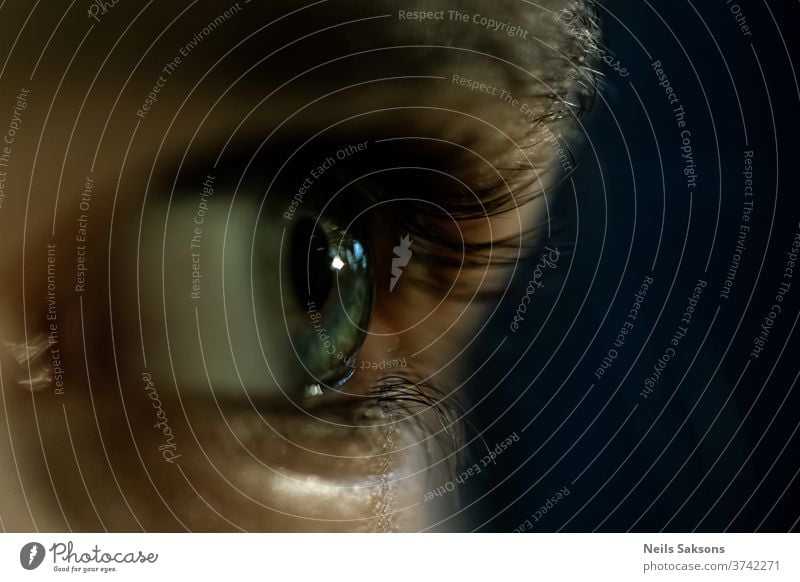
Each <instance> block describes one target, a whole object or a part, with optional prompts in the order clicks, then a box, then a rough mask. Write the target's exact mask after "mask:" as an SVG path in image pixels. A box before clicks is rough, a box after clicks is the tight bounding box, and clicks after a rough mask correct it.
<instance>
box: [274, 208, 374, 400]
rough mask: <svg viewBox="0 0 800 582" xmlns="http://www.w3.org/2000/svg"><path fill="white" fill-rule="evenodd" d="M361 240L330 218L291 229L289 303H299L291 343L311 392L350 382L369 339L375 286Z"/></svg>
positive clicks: (304, 222)
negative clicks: (357, 357)
mask: <svg viewBox="0 0 800 582" xmlns="http://www.w3.org/2000/svg"><path fill="white" fill-rule="evenodd" d="M361 240H363V239H361V237H360V235H358V234H357V233H354V232H353V231H352V228H351V229H349V230H343V229H342V228H341V225H340V224H337V222H336V221H335V220H332V219H329V218H320V219H318V220H315V219H312V218H300V219H298V220H297V222H296V223H295V224H294V225H293V226H292V228H291V231H290V236H289V244H288V257H287V258H288V260H287V262H286V268H287V270H288V273H287V277H286V281H287V282H288V286H289V287H290V290H289V293H288V294H286V293H285V294H284V297H286V296H287V295H290V296H291V297H293V300H294V304H293V305H291V306H288V305H287V307H289V308H291V309H292V310H296V311H297V313H296V314H295V315H294V316H293V317H291V318H288V320H289V322H290V324H289V325H290V327H289V332H290V335H291V338H290V339H291V341H292V345H293V347H294V351H295V353H296V355H297V358H298V360H299V363H300V365H301V367H303V368H304V369H305V372H306V374H307V375H308V384H309V385H310V386H317V385H321V386H326V387H331V388H333V387H336V386H339V385H341V384H343V383H344V382H346V381H347V380H348V379H349V378H350V376H351V375H352V373H353V369H354V365H355V357H356V354H357V352H358V350H359V348H360V347H361V344H362V343H363V341H364V338H365V336H366V329H367V327H368V325H369V319H370V315H371V312H372V295H373V286H374V282H373V276H372V265H371V261H370V260H369V257H368V256H367V250H366V248H365V246H364V245H363V244H362V242H361ZM317 389H319V388H317Z"/></svg>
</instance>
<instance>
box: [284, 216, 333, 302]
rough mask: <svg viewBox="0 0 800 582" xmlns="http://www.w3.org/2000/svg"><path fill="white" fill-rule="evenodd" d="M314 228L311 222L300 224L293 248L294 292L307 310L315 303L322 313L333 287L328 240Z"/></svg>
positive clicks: (296, 227)
mask: <svg viewBox="0 0 800 582" xmlns="http://www.w3.org/2000/svg"><path fill="white" fill-rule="evenodd" d="M314 224H315V222H314V221H313V220H311V219H303V220H300V221H299V222H298V223H297V224H296V226H295V228H294V230H293V232H292V241H291V247H290V253H291V254H290V256H291V261H292V264H291V271H292V280H293V285H294V291H295V293H296V294H297V297H298V298H299V299H300V302H301V304H302V307H303V308H304V309H306V308H308V304H309V303H310V302H312V301H313V302H314V305H315V307H316V309H322V308H323V307H324V306H325V303H326V302H327V300H328V296H329V295H330V292H331V287H332V286H333V273H332V270H331V258H330V255H329V252H328V249H329V243H328V237H326V236H325V233H323V232H322V230H320V229H315V228H314Z"/></svg>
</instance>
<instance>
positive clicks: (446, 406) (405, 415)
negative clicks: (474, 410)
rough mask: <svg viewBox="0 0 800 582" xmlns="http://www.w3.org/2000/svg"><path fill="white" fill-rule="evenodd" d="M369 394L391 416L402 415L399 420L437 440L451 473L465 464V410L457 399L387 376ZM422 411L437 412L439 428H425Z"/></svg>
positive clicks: (439, 390) (436, 390) (421, 385)
mask: <svg viewBox="0 0 800 582" xmlns="http://www.w3.org/2000/svg"><path fill="white" fill-rule="evenodd" d="M370 394H371V395H372V396H374V397H376V398H377V399H378V404H379V406H380V407H381V408H383V410H384V412H386V413H387V414H389V415H394V414H400V415H402V418H399V419H397V420H404V421H411V422H414V423H416V425H417V426H418V428H420V429H421V430H422V431H423V432H424V434H426V435H430V436H431V437H433V438H435V439H436V441H437V442H438V443H439V445H440V447H441V448H442V450H443V451H444V452H446V453H447V454H446V455H445V458H446V459H447V463H448V471H449V472H450V473H451V474H455V473H456V469H457V467H459V466H460V465H461V463H462V460H463V459H462V456H463V452H462V451H463V448H464V447H463V443H464V435H463V431H462V430H461V422H462V420H461V419H462V418H463V416H464V411H463V408H462V407H461V405H460V404H459V403H458V401H457V399H456V397H455V396H453V395H452V394H447V393H445V391H444V390H443V389H441V388H439V387H436V386H434V385H432V384H422V383H420V382H414V381H412V380H410V379H408V378H404V377H403V376H397V375H391V376H384V377H383V378H381V379H380V380H378V382H377V383H376V384H375V385H374V386H373V387H372V389H371V391H370ZM420 407H421V408H422V409H429V410H432V411H433V412H435V414H436V418H437V420H438V421H439V424H440V428H438V430H437V427H433V426H425V424H424V423H425V419H424V417H423V415H422V414H420V412H421V410H420Z"/></svg>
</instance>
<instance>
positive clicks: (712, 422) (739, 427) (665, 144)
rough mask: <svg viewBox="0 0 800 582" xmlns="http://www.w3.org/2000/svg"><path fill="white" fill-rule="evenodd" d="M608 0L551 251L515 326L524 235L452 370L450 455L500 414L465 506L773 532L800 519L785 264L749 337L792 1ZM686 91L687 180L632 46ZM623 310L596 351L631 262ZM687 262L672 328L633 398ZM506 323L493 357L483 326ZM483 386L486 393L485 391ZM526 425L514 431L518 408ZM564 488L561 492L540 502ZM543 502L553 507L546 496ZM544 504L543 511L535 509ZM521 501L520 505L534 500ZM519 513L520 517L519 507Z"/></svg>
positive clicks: (519, 521)
mask: <svg viewBox="0 0 800 582" xmlns="http://www.w3.org/2000/svg"><path fill="white" fill-rule="evenodd" d="M733 4H734V3H733V2H731V3H730V4H726V2H725V0H714V1H707V2H690V1H687V0H678V1H677V2H667V1H662V2H647V1H645V0H636V1H631V0H609V1H607V2H604V3H603V4H602V5H601V7H600V16H601V19H602V22H603V29H604V34H605V47H604V49H605V50H606V51H608V53H609V54H612V55H613V58H614V59H615V60H619V61H620V65H621V67H624V68H625V69H626V70H627V71H626V72H627V73H628V74H627V76H622V75H621V74H620V73H619V72H616V71H614V70H613V69H611V68H605V69H604V74H605V83H604V87H603V88H602V92H601V94H600V96H599V98H598V101H597V103H596V106H595V109H594V110H593V111H592V113H591V114H590V115H589V116H588V117H587V118H586V119H585V120H584V122H585V132H586V137H585V140H584V145H583V147H582V148H581V149H580V150H579V151H578V150H576V151H575V157H576V159H577V160H578V161H579V167H578V169H577V171H576V172H575V173H574V174H573V175H572V176H571V178H572V179H571V180H568V181H567V182H566V183H565V184H564V188H563V191H562V192H561V196H560V201H561V202H560V204H559V208H558V210H559V215H560V216H561V217H564V218H565V219H566V226H565V227H563V228H561V229H559V231H558V232H557V233H556V232H554V234H553V237H554V239H553V241H550V242H556V243H558V245H559V248H560V249H561V252H562V256H561V260H560V261H559V264H558V267H557V269H556V270H555V271H550V272H548V273H547V274H546V278H545V279H544V288H543V289H539V290H537V292H536V294H535V296H534V300H533V305H534V306H535V308H534V309H531V310H529V311H528V314H527V315H526V319H525V321H524V323H522V324H521V326H520V331H519V332H518V333H515V334H514V333H510V331H509V323H510V322H511V321H512V320H513V316H514V313H515V311H516V309H517V305H518V304H519V302H520V299H521V298H522V296H523V295H524V294H525V288H526V286H527V284H528V281H529V280H530V279H531V277H532V273H533V270H534V266H535V263H536V260H537V257H536V256H533V257H531V259H530V260H529V261H527V262H526V263H524V264H522V265H520V267H519V269H518V276H517V277H516V279H515V282H514V284H513V287H512V289H511V290H510V292H509V294H508V296H507V297H506V300H505V301H504V302H503V303H502V304H501V305H500V307H499V309H498V311H497V312H496V313H495V314H494V316H493V317H492V320H491V323H490V326H489V327H490V328H491V329H490V331H488V332H486V333H487V335H486V337H485V338H484V339H485V340H487V341H482V342H476V343H478V344H481V345H482V346H483V347H482V348H481V351H480V353H478V352H475V353H472V354H471V355H470V358H471V363H472V366H471V367H472V369H475V368H479V367H480V371H479V372H478V373H477V374H476V376H475V377H474V378H473V381H471V382H470V384H469V393H470V397H471V400H472V404H473V406H472V407H471V409H470V416H469V418H470V422H471V423H472V424H474V425H475V427H476V429H477V432H479V433H481V434H480V436H478V435H477V434H472V435H470V436H471V437H472V438H474V439H475V441H474V442H473V447H472V451H471V456H470V457H469V458H468V459H467V460H466V461H465V466H469V465H470V463H474V462H476V461H478V460H479V459H480V458H481V457H483V455H484V454H486V451H485V448H486V446H487V445H488V447H489V448H494V447H495V445H496V444H497V443H499V442H501V441H504V439H505V438H506V437H507V436H509V435H510V434H512V433H514V432H516V433H517V435H519V436H520V441H519V442H518V443H516V444H514V445H512V446H510V447H508V448H507V449H506V450H505V451H503V452H502V453H501V454H499V455H498V456H497V458H496V459H495V462H496V465H493V466H492V467H490V468H487V469H484V470H483V471H482V472H481V474H480V475H479V476H477V477H474V478H470V480H469V482H468V485H467V486H465V487H464V488H463V489H462V493H464V498H463V500H464V503H463V506H464V510H463V513H462V514H461V516H462V517H466V519H467V521H468V526H469V528H470V529H476V530H479V531H513V530H515V529H522V530H528V531H545V532H550V531H579V532H582V531H647V532H650V531H679V532H688V531H708V532H719V531H787V530H795V531H796V530H798V528H799V527H800V526H799V525H798V519H799V518H800V500H799V499H798V498H799V497H800V479H799V478H798V471H800V455H798V452H799V451H800V435H798V434H797V429H798V421H799V420H800V386H798V385H797V375H798V372H799V371H800V364H799V363H798V362H799V361H800V351H799V350H798V347H799V346H800V342H798V338H797V335H798V332H797V330H796V324H797V320H798V305H800V269H798V268H797V267H796V270H795V276H794V279H793V280H792V281H791V288H790V290H789V292H788V294H787V295H786V298H785V300H784V302H783V304H782V307H783V311H782V312H781V314H779V315H778V317H777V318H776V319H775V322H774V325H773V327H772V329H771V331H770V334H769V339H768V342H767V344H766V346H765V348H764V351H763V352H762V353H761V354H760V357H758V358H752V357H750V352H751V349H752V346H753V339H754V338H755V337H757V336H758V333H759V331H760V326H761V323H762V321H763V320H764V317H765V316H766V315H767V314H768V313H769V311H770V306H771V305H772V304H773V303H775V301H774V299H773V298H774V297H775V295H776V293H777V289H778V285H779V283H780V282H781V280H782V279H781V277H782V273H783V269H784V265H785V263H786V261H787V259H788V256H787V254H786V251H788V250H789V248H790V246H791V242H792V239H793V238H794V236H795V234H796V233H798V232H800V225H799V224H798V222H800V211H799V207H798V204H797V200H796V198H797V188H796V186H795V183H794V182H795V179H796V176H795V173H796V172H797V171H798V156H797V154H798V148H797V147H796V141H797V139H798V129H800V127H798V122H797V119H798V112H800V99H799V97H800V92H799V90H798V80H797V73H796V71H795V68H794V56H795V55H797V54H798V53H797V44H798V41H797V35H796V26H797V23H798V20H799V18H798V17H800V10H798V8H797V7H798V4H797V3H796V2H789V1H786V2H769V3H767V2H762V1H756V0H752V1H748V0H741V1H739V2H738V5H739V7H740V8H741V13H742V14H743V15H744V16H745V17H746V22H747V25H748V26H749V29H750V30H751V31H752V36H745V35H744V34H743V33H742V31H741V30H740V28H739V25H738V24H737V22H736V19H735V17H734V15H733V14H732V13H731V6H733ZM655 60H660V61H661V63H662V65H663V69H664V71H665V73H666V74H667V76H668V77H669V80H670V82H671V84H672V86H673V88H674V89H675V92H676V93H677V95H678V98H679V99H680V103H681V105H683V107H684V109H685V112H686V122H687V129H688V130H690V131H691V141H692V148H693V154H694V159H695V163H696V164H697V168H696V171H697V174H698V181H697V187H696V188H695V189H694V191H692V192H691V194H690V192H689V190H688V189H687V186H686V179H685V177H684V174H683V168H684V162H683V160H682V158H681V151H680V147H681V140H680V131H681V130H680V129H679V128H678V127H677V125H676V122H675V119H674V117H673V114H672V111H671V106H670V105H669V103H668V102H667V98H666V95H665V93H664V90H663V89H662V88H661V87H659V85H658V79H657V77H656V74H655V73H654V72H653V69H652V68H651V63H652V62H653V61H655ZM745 150H752V151H753V152H754V166H753V177H754V196H753V198H752V200H753V201H754V210H753V213H752V214H751V221H750V222H749V223H747V224H748V225H749V226H750V227H751V230H750V231H749V233H748V237H747V240H746V242H745V249H744V252H743V254H742V258H741V263H740V265H739V268H738V270H737V273H736V277H735V280H734V283H733V286H732V288H731V294H730V298H729V299H727V300H725V299H722V298H720V291H721V290H722V288H723V281H724V280H725V276H726V273H727V272H728V268H729V265H730V264H731V260H732V256H733V254H734V250H735V247H736V243H737V233H738V229H739V224H740V217H741V214H742V208H743V201H744V200H745V198H744V177H743V176H742V171H743V168H744V151H745ZM648 274H650V275H652V277H653V278H654V284H653V285H652V286H651V288H650V290H649V291H648V294H647V296H646V299H645V301H644V303H643V307H642V309H641V312H640V315H639V318H638V320H637V321H636V322H635V327H634V329H633V330H632V331H631V333H630V334H629V336H628V338H627V342H626V343H625V345H624V347H622V348H621V349H619V350H618V351H619V356H618V357H617V358H616V360H615V361H614V363H613V365H612V366H611V368H610V369H609V370H607V372H606V374H605V375H604V376H602V378H601V379H600V380H596V378H595V374H594V371H595V369H596V368H597V367H599V366H600V363H601V362H602V360H603V358H604V357H605V356H606V354H607V352H608V350H609V349H610V348H612V347H614V346H613V342H614V339H615V337H616V336H617V333H618V331H619V330H620V328H621V327H622V324H623V322H624V321H625V317H626V315H627V313H628V311H629V309H630V307H631V305H632V304H633V301H634V295H635V293H636V292H637V291H638V290H639V287H640V284H641V281H642V279H643V278H644V277H645V276H646V275H648ZM698 279H704V280H705V281H707V282H708V285H707V287H706V288H705V291H704V293H703V294H702V296H701V299H700V302H699V305H698V307H697V311H696V312H695V315H694V319H693V321H692V324H691V326H690V328H689V332H688V334H687V336H686V337H685V338H683V339H682V340H681V342H680V344H679V347H678V348H677V349H676V352H677V353H676V356H675V358H674V359H672V360H671V361H670V363H669V364H668V365H667V367H666V369H665V370H664V373H663V376H662V377H661V379H660V381H659V382H658V384H657V385H656V387H655V388H654V391H653V393H652V394H650V395H649V397H648V398H647V399H644V398H642V397H641V396H640V391H641V389H642V387H643V381H644V379H645V378H646V377H647V376H649V375H650V373H651V371H652V369H653V366H654V364H656V361H657V359H658V358H659V356H661V354H663V353H664V350H665V349H666V348H667V347H668V344H669V340H670V338H671V337H672V334H673V331H674V330H675V328H676V327H677V326H678V325H680V319H681V315H682V313H683V312H684V309H685V307H686V305H687V302H688V297H689V296H690V294H691V293H692V289H693V288H694V286H695V283H696V282H697V280H698ZM503 338H507V339H506V340H505V343H504V344H503V345H502V347H501V348H500V349H499V350H497V352H496V353H494V355H493V356H492V355H491V354H492V352H493V351H494V350H495V348H496V347H497V346H498V344H499V342H501V341H503ZM489 393H491V397H490V398H484V396H486V395H487V394H489ZM526 425H527V429H525V430H523V428H524V427H526ZM564 487H566V488H567V489H568V490H569V495H567V496H563V498H562V499H560V500H556V501H555V502H552V501H551V502H550V503H549V504H548V503H547V502H548V499H550V498H551V497H554V496H556V494H557V492H558V491H559V490H562V489H563V488H564ZM547 505H550V507H547ZM542 506H546V509H547V511H546V512H542V513H536V512H537V511H539V510H540V508H541V507H542ZM534 515H535V516H536V518H537V519H534V517H533V516H534ZM526 520H528V521H527V523H526Z"/></svg>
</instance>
